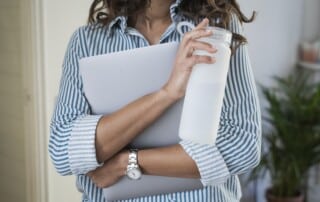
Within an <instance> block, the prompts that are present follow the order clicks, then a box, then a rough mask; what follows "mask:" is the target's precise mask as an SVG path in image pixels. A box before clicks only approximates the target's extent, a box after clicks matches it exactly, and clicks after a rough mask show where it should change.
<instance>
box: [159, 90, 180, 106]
mask: <svg viewBox="0 0 320 202" xmlns="http://www.w3.org/2000/svg"><path fill="white" fill-rule="evenodd" d="M158 94H160V96H162V97H163V99H165V100H167V101H168V102H169V103H171V104H173V103H175V102H176V101H178V100H179V99H180V97H179V96H177V95H176V94H174V93H172V92H171V91H170V90H169V89H168V87H167V86H164V87H162V88H161V89H160V90H159V91H158Z"/></svg>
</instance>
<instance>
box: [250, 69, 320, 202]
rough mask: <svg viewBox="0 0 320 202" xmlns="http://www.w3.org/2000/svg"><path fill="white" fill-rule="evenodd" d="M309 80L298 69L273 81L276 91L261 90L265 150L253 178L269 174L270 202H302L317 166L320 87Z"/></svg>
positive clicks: (319, 159) (319, 134)
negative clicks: (314, 167) (263, 102)
mask: <svg viewBox="0 0 320 202" xmlns="http://www.w3.org/2000/svg"><path fill="white" fill-rule="evenodd" d="M310 76H311V75H310V73H306V72H304V70H301V69H297V70H295V71H294V72H293V73H292V74H290V75H289V76H287V77H284V78H280V77H275V81H276V84H277V85H276V87H275V88H266V87H262V92H263V94H264V96H265V98H266V100H267V102H268V104H269V106H268V107H267V108H266V111H267V116H265V117H263V119H264V120H265V122H266V123H267V126H268V127H266V128H268V129H266V130H264V134H263V136H264V141H263V143H264V144H263V145H264V146H266V149H265V152H264V153H263V154H262V156H261V163H260V165H259V166H258V167H257V168H256V169H255V170H254V172H253V174H252V177H255V178H256V177H260V176H261V175H265V174H266V172H267V171H268V172H269V174H270V177H271V182H272V187H270V188H269V189H268V190H267V191H266V198H267V200H268V201H269V202H296V201H297V202H300V201H301V202H302V201H303V200H304V188H305V185H306V184H307V174H308V171H309V169H310V168H311V167H313V166H314V165H316V164H318V163H319V162H320V85H319V83H315V82H312V81H311V80H312V79H311V77H310Z"/></svg>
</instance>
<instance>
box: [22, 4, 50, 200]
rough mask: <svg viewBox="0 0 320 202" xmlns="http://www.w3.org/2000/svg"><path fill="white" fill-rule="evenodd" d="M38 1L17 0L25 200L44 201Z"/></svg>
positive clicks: (40, 13)
mask: <svg viewBox="0 0 320 202" xmlns="http://www.w3.org/2000/svg"><path fill="white" fill-rule="evenodd" d="M42 4H43V3H42V0H22V1H20V5H21V43H22V44H21V57H22V75H23V76H22V79H23V93H24V95H23V103H24V106H23V108H24V112H23V113H24V124H23V126H24V131H25V132H24V136H25V159H26V172H25V174H26V196H27V202H43V201H48V179H47V178H48V177H47V176H48V174H47V172H48V168H47V156H48V152H47V144H48V143H47V142H48V141H47V130H46V116H45V91H44V89H45V86H44V85H45V81H44V78H45V77H44V76H45V72H44V68H43V67H44V48H43V47H44V40H43V38H44V36H43V35H44V32H43V5H42Z"/></svg>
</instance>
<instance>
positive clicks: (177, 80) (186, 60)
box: [163, 19, 217, 100]
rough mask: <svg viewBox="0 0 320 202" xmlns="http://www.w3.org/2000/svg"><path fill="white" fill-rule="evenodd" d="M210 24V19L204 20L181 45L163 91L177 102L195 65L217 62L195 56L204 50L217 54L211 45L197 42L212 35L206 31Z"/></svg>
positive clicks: (186, 36) (188, 34)
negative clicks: (195, 53)
mask: <svg viewBox="0 0 320 202" xmlns="http://www.w3.org/2000/svg"><path fill="white" fill-rule="evenodd" d="M208 22H209V21H208V19H204V20H203V21H202V22H201V23H200V24H198V26H197V27H196V28H195V29H193V30H192V31H191V32H188V33H186V34H185V35H184V37H183V39H182V41H181V43H180V47H179V50H178V52H177V57H176V60H175V64H174V68H173V70H172V73H171V76H170V79H169V80H168V82H167V83H166V84H165V86H164V87H163V90H165V91H166V92H167V93H169V95H170V97H172V98H174V99H176V100H177V99H180V98H181V97H183V96H184V94H185V91H186V87H187V83H188V80H189V77H190V74H191V71H192V67H193V66H194V65H196V64H199V63H206V64H210V63H214V62H215V59H214V58H212V57H209V56H198V55H193V52H194V51H195V50H204V51H207V52H209V53H215V52H216V51H217V50H216V49H215V48H214V47H212V46H211V45H210V44H208V43H205V42H200V41H198V40H197V39H199V38H201V37H207V36H210V35H212V31H206V29H205V28H206V27H207V25H208Z"/></svg>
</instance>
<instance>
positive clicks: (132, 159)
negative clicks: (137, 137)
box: [127, 149, 142, 180]
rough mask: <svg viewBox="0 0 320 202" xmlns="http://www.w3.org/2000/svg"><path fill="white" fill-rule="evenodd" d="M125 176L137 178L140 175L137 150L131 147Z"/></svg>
mask: <svg viewBox="0 0 320 202" xmlns="http://www.w3.org/2000/svg"><path fill="white" fill-rule="evenodd" d="M127 176H128V178H129V179H131V180H139V179H140V178H141V176H142V172H141V169H140V167H139V165H138V150H136V149H132V150H130V151H129V161H128V166H127Z"/></svg>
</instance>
